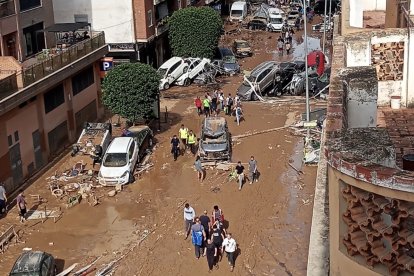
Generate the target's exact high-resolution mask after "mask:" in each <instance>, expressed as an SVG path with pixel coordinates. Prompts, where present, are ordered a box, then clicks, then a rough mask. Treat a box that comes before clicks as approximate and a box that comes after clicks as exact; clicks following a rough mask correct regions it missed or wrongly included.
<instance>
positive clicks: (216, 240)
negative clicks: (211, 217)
mask: <svg viewBox="0 0 414 276" xmlns="http://www.w3.org/2000/svg"><path fill="white" fill-rule="evenodd" d="M223 232H224V231H223V228H220V227H217V224H214V225H213V227H212V230H211V237H210V239H211V240H212V241H213V244H214V245H215V247H216V248H217V256H218V261H221V258H222V257H223V255H222V254H221V245H222V244H223V240H224V234H223Z"/></svg>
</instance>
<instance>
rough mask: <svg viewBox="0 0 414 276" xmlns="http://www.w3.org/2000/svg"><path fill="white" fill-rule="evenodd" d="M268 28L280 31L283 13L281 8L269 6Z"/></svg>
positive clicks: (272, 30)
mask: <svg viewBox="0 0 414 276" xmlns="http://www.w3.org/2000/svg"><path fill="white" fill-rule="evenodd" d="M268 12H269V24H268V26H267V28H268V30H269V31H271V32H281V31H282V27H283V20H284V16H285V13H284V11H282V10H281V9H277V8H270V9H269V10H268Z"/></svg>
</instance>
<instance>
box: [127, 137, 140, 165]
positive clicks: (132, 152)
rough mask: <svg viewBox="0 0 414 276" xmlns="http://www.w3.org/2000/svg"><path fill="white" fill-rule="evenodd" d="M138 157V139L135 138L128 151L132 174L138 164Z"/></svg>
mask: <svg viewBox="0 0 414 276" xmlns="http://www.w3.org/2000/svg"><path fill="white" fill-rule="evenodd" d="M137 156H138V145H137V139H136V138H134V139H133V141H132V143H131V145H130V146H129V150H128V158H129V168H130V171H131V172H133V171H134V168H135V164H136V163H137Z"/></svg>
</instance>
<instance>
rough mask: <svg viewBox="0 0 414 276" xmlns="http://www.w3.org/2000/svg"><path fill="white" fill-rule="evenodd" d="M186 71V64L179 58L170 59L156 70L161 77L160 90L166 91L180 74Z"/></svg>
mask: <svg viewBox="0 0 414 276" xmlns="http://www.w3.org/2000/svg"><path fill="white" fill-rule="evenodd" d="M187 70H188V64H187V63H185V61H184V59H182V58H180V57H172V58H170V59H169V60H167V61H166V62H164V64H163V65H161V66H160V68H158V74H159V75H160V76H161V81H160V90H167V89H168V88H170V85H171V84H172V83H173V82H175V81H176V80H177V79H178V78H179V77H181V75H182V74H184V73H186V72H187Z"/></svg>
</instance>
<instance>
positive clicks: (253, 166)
mask: <svg viewBox="0 0 414 276" xmlns="http://www.w3.org/2000/svg"><path fill="white" fill-rule="evenodd" d="M249 179H250V184H252V183H253V181H256V182H258V181H259V180H258V179H257V161H256V159H254V156H253V155H252V156H250V160H249Z"/></svg>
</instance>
